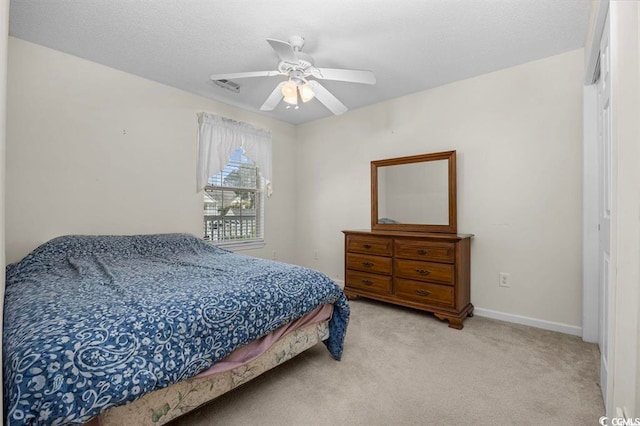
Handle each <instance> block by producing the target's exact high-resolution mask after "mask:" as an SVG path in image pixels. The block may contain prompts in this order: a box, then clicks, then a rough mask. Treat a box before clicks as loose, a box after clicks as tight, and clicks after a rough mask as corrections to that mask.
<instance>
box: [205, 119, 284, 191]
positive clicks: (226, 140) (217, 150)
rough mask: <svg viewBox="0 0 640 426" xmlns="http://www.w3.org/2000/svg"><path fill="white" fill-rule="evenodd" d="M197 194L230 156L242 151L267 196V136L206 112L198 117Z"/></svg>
mask: <svg viewBox="0 0 640 426" xmlns="http://www.w3.org/2000/svg"><path fill="white" fill-rule="evenodd" d="M198 125H199V128H198V169H197V178H196V179H197V185H198V188H197V189H198V191H201V190H203V189H204V187H205V186H206V185H207V180H208V179H209V178H210V177H211V176H213V175H215V174H216V173H219V172H220V171H222V169H223V168H224V166H225V165H226V164H227V163H228V162H229V160H230V159H231V154H232V153H233V151H235V150H236V149H238V148H240V147H242V148H243V149H244V152H245V155H246V156H247V157H248V158H250V159H251V160H253V162H254V163H255V164H256V166H257V167H258V171H259V172H260V175H261V176H262V178H263V179H264V181H265V184H266V188H267V195H271V145H272V144H271V133H270V132H268V131H266V130H262V129H257V128H255V127H253V126H251V125H249V124H247V123H242V122H239V121H235V120H231V119H230V118H225V117H221V116H219V115H215V114H208V113H206V112H200V113H198Z"/></svg>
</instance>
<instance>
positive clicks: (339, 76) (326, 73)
mask: <svg viewBox="0 0 640 426" xmlns="http://www.w3.org/2000/svg"><path fill="white" fill-rule="evenodd" d="M316 70H318V75H316V74H315V73H314V74H313V75H314V76H315V77H317V78H321V79H324V80H337V81H348V82H351V83H361V84H376V76H375V75H374V74H373V73H372V72H371V71H364V70H344V69H337V68H316Z"/></svg>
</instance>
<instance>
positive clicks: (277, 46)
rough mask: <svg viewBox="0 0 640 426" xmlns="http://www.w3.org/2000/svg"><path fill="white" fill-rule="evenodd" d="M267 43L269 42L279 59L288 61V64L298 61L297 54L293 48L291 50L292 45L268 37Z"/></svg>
mask: <svg viewBox="0 0 640 426" xmlns="http://www.w3.org/2000/svg"><path fill="white" fill-rule="evenodd" d="M267 43H269V44H270V45H271V47H272V48H273V50H275V51H276V54H277V55H278V57H279V58H280V59H281V60H283V61H285V62H289V63H290V64H297V63H298V62H300V61H299V60H298V55H296V52H295V50H293V46H291V45H290V44H289V43H287V42H286V41H281V40H274V39H272V38H268V39H267Z"/></svg>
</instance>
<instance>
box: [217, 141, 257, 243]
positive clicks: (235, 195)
mask: <svg viewBox="0 0 640 426" xmlns="http://www.w3.org/2000/svg"><path fill="white" fill-rule="evenodd" d="M263 186H264V185H263V182H261V179H260V175H259V173H258V168H257V167H256V165H255V163H254V162H253V161H252V160H251V159H249V158H247V157H246V156H245V152H244V150H243V149H242V148H238V149H236V150H235V151H234V152H233V154H232V155H231V160H230V161H229V162H228V163H227V164H226V165H225V167H224V169H223V170H222V171H221V172H220V173H217V174H216V175H214V176H212V177H210V178H209V179H208V181H207V185H206V186H205V190H204V239H205V240H207V241H211V242H212V243H214V244H216V245H219V246H223V247H226V248H252V247H255V246H262V245H264V232H263V224H264V208H263V207H264V206H263V202H262V200H263V190H262V188H263Z"/></svg>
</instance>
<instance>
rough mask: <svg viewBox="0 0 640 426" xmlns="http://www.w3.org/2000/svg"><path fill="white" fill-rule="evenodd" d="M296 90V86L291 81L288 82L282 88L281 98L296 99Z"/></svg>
mask: <svg viewBox="0 0 640 426" xmlns="http://www.w3.org/2000/svg"><path fill="white" fill-rule="evenodd" d="M297 90H298V86H297V85H296V84H295V83H294V82H293V81H291V80H289V81H287V82H286V83H285V84H284V86H282V96H284V97H285V98H292V97H296V96H297V93H296V92H297ZM296 103H297V102H296Z"/></svg>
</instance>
